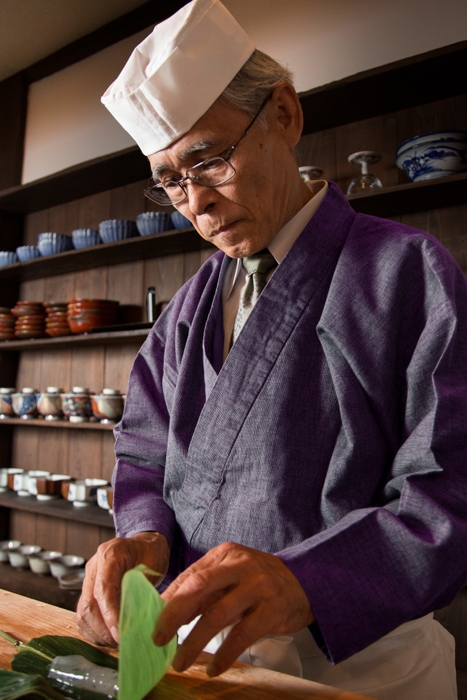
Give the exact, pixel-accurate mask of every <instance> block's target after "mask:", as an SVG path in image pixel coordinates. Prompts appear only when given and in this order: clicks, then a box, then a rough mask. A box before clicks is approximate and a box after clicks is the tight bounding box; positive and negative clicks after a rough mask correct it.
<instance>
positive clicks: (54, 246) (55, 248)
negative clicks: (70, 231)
mask: <svg viewBox="0 0 467 700" xmlns="http://www.w3.org/2000/svg"><path fill="white" fill-rule="evenodd" d="M37 247H38V248H39V251H40V253H41V255H56V254H57V253H63V252H64V251H66V250H72V249H73V248H74V246H73V241H72V240H71V238H70V236H65V235H64V234H63V233H50V232H46V233H40V234H39V236H38V238H37Z"/></svg>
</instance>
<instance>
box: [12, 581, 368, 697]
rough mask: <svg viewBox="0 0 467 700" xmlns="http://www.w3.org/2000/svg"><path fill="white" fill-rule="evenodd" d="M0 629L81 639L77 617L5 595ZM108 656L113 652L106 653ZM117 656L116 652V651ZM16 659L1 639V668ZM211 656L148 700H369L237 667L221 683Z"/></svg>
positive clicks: (170, 677) (18, 635)
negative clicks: (212, 674) (209, 669)
mask: <svg viewBox="0 0 467 700" xmlns="http://www.w3.org/2000/svg"><path fill="white" fill-rule="evenodd" d="M0 629H2V630H4V631H5V632H8V634H11V635H12V637H14V638H15V639H19V640H21V641H22V642H27V641H29V640H30V639H31V638H32V637H40V636H42V635H44V634H57V635H63V636H70V637H78V638H80V639H83V637H81V635H79V634H78V632H77V631H76V627H75V613H73V612H70V611H69V610H63V609H62V608H56V607H54V606H53V605H48V604H47V603H41V602H39V601H37V600H32V599H31V598H25V597H24V596H19V595H16V594H15V593H10V592H9V591H4V590H2V589H0ZM105 651H107V652H108V651H109V650H108V649H105ZM110 653H113V654H114V655H115V656H116V655H117V652H115V651H113V652H110ZM14 654H15V649H14V648H13V646H12V645H11V644H9V643H8V642H6V641H4V640H3V639H1V638H0V668H8V669H9V668H10V662H11V659H12V657H13V656H14ZM209 658H210V655H209V654H206V653H202V654H201V655H200V656H199V658H198V660H197V663H196V664H194V665H193V666H192V667H191V668H190V669H188V671H185V672H184V673H176V672H175V671H173V670H172V669H170V670H169V672H168V673H167V674H166V676H165V677H164V678H163V679H162V681H161V682H160V683H159V684H158V686H157V687H156V688H154V689H153V690H152V691H151V693H149V695H148V696H147V698H148V700H215V699H216V698H222V700H270V699H271V698H276V699H277V698H280V700H304V699H305V698H307V699H308V700H368V697H367V696H366V695H359V694H358V693H350V692H347V691H343V690H338V689H336V688H330V687H329V686H325V685H321V684H320V683H313V682H311V681H305V680H302V679H300V678H294V677H292V676H287V675H285V674H283V673H276V672H275V671H268V670H266V669H262V668H258V667H257V666H249V665H248V664H241V663H236V664H234V666H233V667H232V668H230V669H229V670H228V671H226V672H225V673H223V674H222V675H221V676H219V677H218V678H208V676H207V675H206V671H205V669H206V666H207V664H208V662H209Z"/></svg>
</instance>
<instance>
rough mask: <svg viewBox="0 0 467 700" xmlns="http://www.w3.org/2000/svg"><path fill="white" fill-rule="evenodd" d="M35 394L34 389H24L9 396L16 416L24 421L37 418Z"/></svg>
mask: <svg viewBox="0 0 467 700" xmlns="http://www.w3.org/2000/svg"><path fill="white" fill-rule="evenodd" d="M37 394H38V392H37V391H36V389H33V388H32V387H24V388H23V390H22V391H18V392H17V393H16V394H12V395H11V401H12V407H13V411H14V412H15V413H16V415H17V416H19V417H20V418H24V419H26V420H27V419H31V418H36V417H37Z"/></svg>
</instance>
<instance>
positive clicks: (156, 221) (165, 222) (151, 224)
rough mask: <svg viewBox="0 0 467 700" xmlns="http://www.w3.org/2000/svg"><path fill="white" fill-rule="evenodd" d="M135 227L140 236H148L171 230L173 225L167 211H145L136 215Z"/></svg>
mask: <svg viewBox="0 0 467 700" xmlns="http://www.w3.org/2000/svg"><path fill="white" fill-rule="evenodd" d="M136 227H137V229H138V231H139V232H140V234H141V235H142V236H150V235H151V234H152V233H161V232H162V231H167V230H169V229H172V228H173V227H174V226H173V223H172V219H171V218H170V212H168V211H147V212H145V213H144V214H138V216H137V217H136Z"/></svg>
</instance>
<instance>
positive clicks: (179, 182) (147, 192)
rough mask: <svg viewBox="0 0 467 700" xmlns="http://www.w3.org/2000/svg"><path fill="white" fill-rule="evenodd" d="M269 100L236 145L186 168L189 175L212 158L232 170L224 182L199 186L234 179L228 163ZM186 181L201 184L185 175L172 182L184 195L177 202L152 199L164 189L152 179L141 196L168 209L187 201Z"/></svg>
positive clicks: (264, 103)
mask: <svg viewBox="0 0 467 700" xmlns="http://www.w3.org/2000/svg"><path fill="white" fill-rule="evenodd" d="M270 99H271V95H268V96H267V97H266V99H265V100H264V101H263V102H262V104H261V107H260V108H259V110H258V111H257V113H256V114H255V116H254V117H253V119H252V120H251V122H250V123H249V124H248V126H247V128H246V129H245V130H244V131H243V132H242V135H241V136H240V138H239V139H238V141H237V142H236V143H234V145H233V146H230V147H229V148H228V149H227V150H225V151H223V152H222V153H220V154H219V155H215V156H208V157H207V158H203V160H200V161H199V163H196V164H195V165H192V166H191V168H188V170H187V171H186V173H189V172H190V170H194V169H195V168H197V167H198V166H200V165H203V163H206V162H207V161H209V160H213V159H214V158H221V159H222V160H224V161H225V162H226V163H227V164H228V165H229V166H230V167H231V168H232V171H233V172H232V175H229V177H227V178H226V179H225V180H222V181H221V182H218V183H216V184H215V185H201V186H202V187H219V186H220V185H223V184H225V183H226V182H229V181H230V180H231V179H232V178H233V177H235V175H236V174H237V171H236V170H235V168H234V166H233V165H232V163H231V162H230V159H231V157H232V155H233V154H234V152H235V150H236V149H237V147H238V145H239V144H240V142H241V141H242V139H244V138H245V136H246V135H247V134H248V132H249V131H250V129H251V128H252V126H253V124H254V123H255V122H256V120H257V119H258V117H259V115H260V114H261V112H262V111H263V109H264V108H265V106H266V105H267V103H268V102H269V100H270ZM187 180H191V181H192V182H195V183H196V184H197V185H199V184H201V183H199V182H196V180H195V179H193V177H192V176H190V175H186V174H185V177H182V178H180V180H174V181H173V182H174V184H176V185H178V186H179V187H180V189H181V190H182V192H184V195H185V196H184V197H182V199H178V200H177V201H173V200H170V199H169V201H168V202H166V203H165V202H159V201H156V200H154V199H152V197H151V196H150V195H151V194H152V191H153V190H155V189H164V186H163V184H162V182H158V183H154V179H153V178H152V177H150V178H149V180H148V182H147V185H146V188H145V189H144V191H143V194H144V196H145V197H147V198H148V199H150V200H151V201H153V202H155V203H156V204H159V205H160V206H162V207H170V206H173V205H175V204H180V203H181V202H184V201H185V199H187V197H188V192H187V190H186V185H184V184H183V183H184V182H186V181H187ZM150 183H152V184H150ZM167 196H168V195H167Z"/></svg>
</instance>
